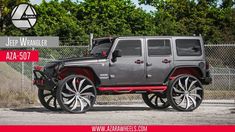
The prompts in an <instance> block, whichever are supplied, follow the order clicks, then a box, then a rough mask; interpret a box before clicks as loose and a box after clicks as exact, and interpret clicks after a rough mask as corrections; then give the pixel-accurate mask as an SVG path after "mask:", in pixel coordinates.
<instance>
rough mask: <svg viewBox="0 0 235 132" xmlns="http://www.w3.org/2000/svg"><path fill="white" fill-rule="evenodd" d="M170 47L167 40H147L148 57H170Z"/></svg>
mask: <svg viewBox="0 0 235 132" xmlns="http://www.w3.org/2000/svg"><path fill="white" fill-rule="evenodd" d="M170 54H171V45H170V40H168V39H157V40H156V39H155V40H154V39H153V40H148V56H158V55H170Z"/></svg>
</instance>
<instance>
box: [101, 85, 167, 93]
mask: <svg viewBox="0 0 235 132" xmlns="http://www.w3.org/2000/svg"><path fill="white" fill-rule="evenodd" d="M166 89H167V86H124V87H99V88H98V90H100V91H114V92H118V91H129V92H130V91H165V90H166Z"/></svg>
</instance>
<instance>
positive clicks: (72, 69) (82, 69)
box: [58, 66, 100, 86]
mask: <svg viewBox="0 0 235 132" xmlns="http://www.w3.org/2000/svg"><path fill="white" fill-rule="evenodd" d="M73 74H76V75H83V76H85V77H87V78H89V79H90V80H91V81H92V82H93V83H94V85H95V86H98V85H99V84H100V79H99V78H98V76H97V75H96V73H95V72H94V70H93V69H92V68H91V67H88V66H65V67H63V68H62V69H61V70H60V72H59V74H58V75H59V79H64V78H65V77H67V76H69V75H73Z"/></svg>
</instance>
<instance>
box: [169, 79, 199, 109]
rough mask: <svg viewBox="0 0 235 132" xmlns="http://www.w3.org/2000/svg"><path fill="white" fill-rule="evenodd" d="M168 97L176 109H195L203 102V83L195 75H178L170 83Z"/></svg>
mask: <svg viewBox="0 0 235 132" xmlns="http://www.w3.org/2000/svg"><path fill="white" fill-rule="evenodd" d="M167 98H168V100H169V103H170V104H171V106H172V107H173V108H175V109H176V110H180V111H193V110H195V109H196V108H197V107H198V106H199V105H200V104H201V102H202V99H203V88H202V84H201V82H200V81H199V80H198V79H197V78H196V77H194V76H191V75H181V76H178V77H176V79H174V80H173V82H171V84H170V85H169V88H168V95H167Z"/></svg>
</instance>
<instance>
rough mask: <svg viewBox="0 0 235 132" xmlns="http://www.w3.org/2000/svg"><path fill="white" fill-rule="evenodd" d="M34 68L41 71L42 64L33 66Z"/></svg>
mask: <svg viewBox="0 0 235 132" xmlns="http://www.w3.org/2000/svg"><path fill="white" fill-rule="evenodd" d="M34 69H35V70H38V71H41V70H43V66H34Z"/></svg>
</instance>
